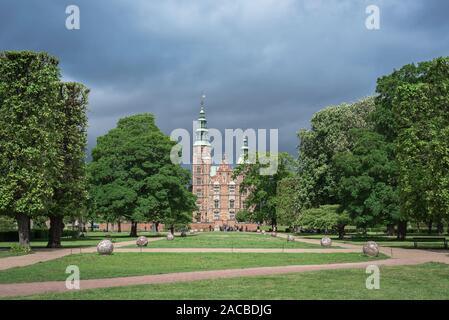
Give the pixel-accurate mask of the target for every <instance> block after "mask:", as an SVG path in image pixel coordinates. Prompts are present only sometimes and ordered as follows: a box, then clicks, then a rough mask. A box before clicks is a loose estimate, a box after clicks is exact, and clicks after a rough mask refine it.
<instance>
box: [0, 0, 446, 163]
mask: <svg viewBox="0 0 449 320" xmlns="http://www.w3.org/2000/svg"><path fill="white" fill-rule="evenodd" d="M71 4H75V5H78V7H79V8H80V13H81V28H80V30H67V29H66V27H65V20H66V18H67V16H68V15H67V14H66V13H65V9H66V7H67V6H68V5H71ZM371 4H374V5H377V6H378V7H379V8H380V18H381V20H380V30H375V31H373V30H368V29H367V28H366V27H365V20H366V18H367V17H368V15H367V14H366V12H365V9H366V7H367V6H368V5H371ZM448 13H449V1H444V0H404V1H399V0H385V1H374V0H368V1H364V0H353V1H348V0H304V1H301V0H298V1H294V0H159V1H156V0H127V1H125V0H122V1H118V0H85V1H76V0H71V1H62V0H39V1H31V0H29V1H25V0H20V1H18V0H1V1H0V50H13V49H14V50H22V49H29V50H38V51H47V52H49V53H51V54H53V55H55V56H57V57H59V59H60V63H61V68H62V73H63V77H64V79H65V80H72V81H79V82H82V83H84V84H86V85H87V86H88V87H89V88H90V89H91V94H90V112H89V126H90V128H89V148H91V147H92V146H93V145H95V139H96V137H97V136H98V135H102V134H104V133H106V132H107V131H108V130H109V129H111V128H113V127H114V126H115V124H116V122H117V120H118V119H119V118H120V117H123V116H126V115H130V114H135V113H140V112H151V113H153V114H154V115H155V116H156V121H157V124H158V126H159V127H160V128H161V129H162V130H163V131H164V132H165V133H167V134H170V132H171V131H172V130H173V129H175V128H186V129H190V130H191V128H192V120H194V119H195V118H196V117H197V115H198V111H199V101H200V96H201V92H202V91H203V90H204V91H205V92H206V95H207V100H206V104H207V110H206V111H207V117H208V121H209V126H210V127H213V128H217V129H221V130H222V129H224V128H232V129H235V128H243V129H246V128H255V129H258V128H266V129H270V128H278V129H279V148H280V150H282V151H288V152H290V153H292V154H296V151H295V150H296V146H297V144H298V140H297V137H296V132H297V131H298V130H299V129H300V128H303V127H308V126H309V120H310V118H311V116H312V114H313V113H314V112H316V111H318V110H319V109H321V108H323V107H326V106H328V105H331V104H339V103H342V102H351V101H356V100H357V99H360V98H362V97H365V96H367V95H371V94H373V93H374V90H375V85H376V79H377V77H379V76H381V75H384V74H388V73H390V72H392V71H393V69H394V68H399V67H401V66H402V65H404V64H407V63H411V62H419V61H423V60H428V59H432V58H435V57H438V56H448V55H449V19H448V18H447V14H448Z"/></svg>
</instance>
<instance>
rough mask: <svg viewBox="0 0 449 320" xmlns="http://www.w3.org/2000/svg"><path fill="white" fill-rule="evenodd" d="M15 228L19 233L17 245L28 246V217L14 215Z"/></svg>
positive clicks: (21, 214)
mask: <svg viewBox="0 0 449 320" xmlns="http://www.w3.org/2000/svg"><path fill="white" fill-rule="evenodd" d="M16 220H17V226H18V231H19V245H21V246H24V247H29V246H30V217H28V216H27V215H26V214H23V213H19V214H17V215H16Z"/></svg>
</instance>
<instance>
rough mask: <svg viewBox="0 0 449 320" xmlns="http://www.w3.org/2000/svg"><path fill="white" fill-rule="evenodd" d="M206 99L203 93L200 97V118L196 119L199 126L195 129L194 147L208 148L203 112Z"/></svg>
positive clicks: (204, 114) (204, 112)
mask: <svg viewBox="0 0 449 320" xmlns="http://www.w3.org/2000/svg"><path fill="white" fill-rule="evenodd" d="M205 99H206V95H205V94H204V93H203V94H202V95H201V109H200V116H199V117H198V123H199V126H198V128H197V129H196V141H195V145H202V146H209V145H210V143H209V137H208V135H207V133H208V131H209V130H208V129H207V120H206V111H205V110H204V108H205V107H204V100H205Z"/></svg>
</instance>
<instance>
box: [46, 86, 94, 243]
mask: <svg viewBox="0 0 449 320" xmlns="http://www.w3.org/2000/svg"><path fill="white" fill-rule="evenodd" d="M88 93H89V90H88V89H87V88H86V87H84V86H83V85H82V84H79V83H62V84H61V91H60V99H61V104H60V106H61V107H62V110H61V111H62V112H61V113H62V115H61V116H60V118H59V121H60V122H59V126H58V129H59V130H60V131H61V136H62V139H61V140H60V141H59V156H60V158H61V159H63V166H62V168H61V170H60V174H59V176H58V179H57V180H56V181H55V184H54V186H53V187H54V193H53V199H52V202H51V203H50V205H49V208H48V215H49V218H50V230H49V239H48V244H47V247H48V248H59V247H61V236H62V231H63V229H64V223H63V219H64V217H69V218H70V220H73V221H74V220H75V219H77V218H78V220H79V221H81V214H82V212H83V211H84V210H85V209H86V201H87V190H86V189H87V186H86V168H85V157H86V154H85V148H86V144H87V114H86V112H87V99H88Z"/></svg>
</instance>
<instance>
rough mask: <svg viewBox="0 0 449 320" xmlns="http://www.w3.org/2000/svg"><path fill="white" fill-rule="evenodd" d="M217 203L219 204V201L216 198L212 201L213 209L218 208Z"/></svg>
mask: <svg viewBox="0 0 449 320" xmlns="http://www.w3.org/2000/svg"><path fill="white" fill-rule="evenodd" d="M219 205H220V203H219V201H218V200H215V201H214V208H215V209H218V208H219Z"/></svg>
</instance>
